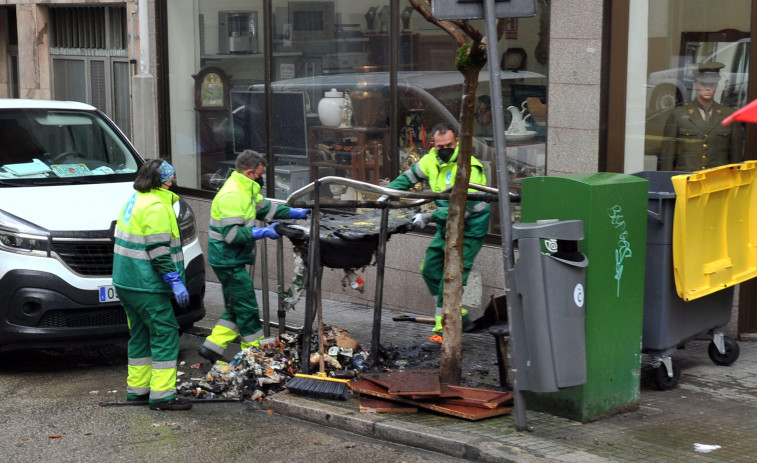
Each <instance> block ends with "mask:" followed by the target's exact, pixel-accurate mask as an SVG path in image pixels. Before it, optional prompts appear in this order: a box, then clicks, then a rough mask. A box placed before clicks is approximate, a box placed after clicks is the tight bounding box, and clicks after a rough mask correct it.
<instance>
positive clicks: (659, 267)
mask: <svg viewBox="0 0 757 463" xmlns="http://www.w3.org/2000/svg"><path fill="white" fill-rule="evenodd" d="M681 174H685V172H667V171H659V172H658V171H644V172H637V173H635V174H633V175H635V176H637V177H641V178H645V179H647V180H648V181H649V198H648V202H647V261H646V276H645V279H644V324H643V328H642V336H641V350H642V352H644V353H646V354H648V355H649V356H650V357H651V364H652V366H653V367H654V368H655V382H656V384H657V386H658V387H659V388H660V389H663V390H668V389H672V388H674V387H675V386H676V384H677V383H678V380H679V378H680V376H681V370H680V367H679V366H678V365H677V364H676V363H675V362H674V361H673V360H672V358H671V357H670V355H671V354H672V353H673V352H675V351H676V350H678V348H679V347H682V346H683V345H685V343H686V342H688V341H690V340H691V339H693V338H695V337H697V336H699V335H701V334H704V333H707V332H712V334H713V336H714V337H715V340H717V342H718V343H721V342H722V343H723V344H724V346H723V345H721V347H724V352H723V353H722V354H721V353H720V352H719V350H718V348H717V346H715V342H716V341H713V344H712V345H711V347H710V357H711V358H712V360H713V361H714V362H715V363H718V364H722V365H729V364H731V363H733V362H734V361H736V358H738V355H739V354H738V350H739V349H738V344H737V343H736V341H734V340H732V339H730V338H727V337H725V336H723V334H722V333H723V329H724V327H725V325H727V324H728V322H729V320H730V318H731V307H732V305H733V292H734V288H733V286H731V287H728V288H725V289H722V290H720V291H718V292H715V293H712V294H709V295H707V296H704V297H701V298H698V299H694V300H692V301H688V302H687V301H684V300H683V299H681V298H680V297H679V296H678V292H677V291H676V287H675V277H674V274H673V216H674V213H675V199H676V194H675V190H674V189H673V182H672V181H671V178H672V177H673V176H674V175H681Z"/></svg>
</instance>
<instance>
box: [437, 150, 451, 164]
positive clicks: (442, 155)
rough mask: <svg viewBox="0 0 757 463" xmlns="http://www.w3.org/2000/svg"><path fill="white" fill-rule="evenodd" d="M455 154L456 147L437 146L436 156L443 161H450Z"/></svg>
mask: <svg viewBox="0 0 757 463" xmlns="http://www.w3.org/2000/svg"><path fill="white" fill-rule="evenodd" d="M453 154H455V149H454V148H437V149H436V157H437V158H439V160H440V161H442V162H445V163H446V162H449V160H450V159H452V155H453Z"/></svg>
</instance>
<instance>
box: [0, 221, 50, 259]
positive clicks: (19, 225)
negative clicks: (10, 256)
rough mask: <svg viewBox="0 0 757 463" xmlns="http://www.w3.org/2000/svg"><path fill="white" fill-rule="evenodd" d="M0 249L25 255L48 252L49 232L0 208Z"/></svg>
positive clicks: (45, 254)
mask: <svg viewBox="0 0 757 463" xmlns="http://www.w3.org/2000/svg"><path fill="white" fill-rule="evenodd" d="M0 249H2V250H4V251H9V252H16V253H20V254H27V255H39V256H48V255H49V254H50V232H49V231H47V230H45V229H43V228H40V227H38V226H36V225H34V224H32V223H30V222H27V221H25V220H23V219H20V218H18V217H16V216H15V215H12V214H9V213H7V212H5V211H2V210H0Z"/></svg>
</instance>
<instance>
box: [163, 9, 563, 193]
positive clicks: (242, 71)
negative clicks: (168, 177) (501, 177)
mask: <svg viewBox="0 0 757 463" xmlns="http://www.w3.org/2000/svg"><path fill="white" fill-rule="evenodd" d="M538 4H539V16H537V17H536V18H520V19H517V20H516V19H511V20H509V22H508V25H507V28H506V29H507V37H506V38H503V41H502V43H501V44H500V47H499V50H500V53H501V54H502V57H503V59H502V61H503V70H502V79H503V82H502V91H503V95H502V102H503V107H502V108H500V109H501V111H502V113H503V115H504V116H505V122H506V127H505V128H506V129H510V130H509V131H508V138H507V143H508V148H507V155H508V157H509V158H511V159H512V165H511V166H512V168H511V170H512V172H511V175H512V177H513V178H514V179H517V178H519V177H522V176H525V175H534V174H538V173H544V168H545V164H546V156H545V154H546V153H545V146H546V144H545V140H546V108H547V106H548V105H547V100H546V96H547V91H546V81H547V79H546V72H547V66H548V63H547V57H548V55H547V54H546V53H544V51H545V50H546V45H547V44H546V31H547V23H546V21H545V20H544V18H545V17H547V14H548V2H547V1H546V0H541V1H540V2H539V3H538ZM168 5H169V6H168V29H169V63H170V69H171V73H172V78H171V80H170V94H171V115H172V124H173V125H172V129H171V130H172V137H173V141H172V149H173V153H172V157H173V158H174V159H175V160H176V159H179V160H180V161H179V162H176V161H175V165H176V167H177V170H179V171H180V172H179V174H180V175H181V177H182V186H185V187H190V188H199V189H204V190H209V191H215V190H217V189H218V188H219V186H220V185H221V184H222V182H223V181H224V179H225V178H226V176H227V175H228V173H229V171H230V169H232V168H233V164H234V159H235V158H236V154H237V153H239V152H241V151H242V150H243V149H246V148H251V149H255V150H258V151H270V152H271V155H272V157H273V164H274V166H275V173H276V179H275V184H276V189H275V195H276V197H279V198H286V197H287V196H288V194H289V193H290V192H292V191H293V190H294V189H297V188H299V187H301V186H304V185H305V184H307V183H309V182H310V181H312V180H313V179H314V178H316V177H321V176H324V175H342V176H346V177H352V178H355V179H359V180H363V181H368V182H372V183H376V184H379V183H382V182H386V181H387V180H388V179H392V178H394V177H396V176H397V175H398V174H399V171H400V170H401V169H402V167H403V166H404V165H406V164H407V163H408V161H409V160H411V159H412V158H413V157H418V156H420V155H422V154H424V153H425V152H426V151H427V150H428V149H429V142H430V136H428V133H427V131H429V130H430V129H431V127H432V126H433V125H434V124H435V123H437V122H441V121H446V122H452V123H453V124H455V125H457V121H458V120H459V116H460V109H461V108H460V103H461V96H462V84H463V76H462V74H460V72H459V71H457V70H456V69H455V64H454V63H455V57H456V52H457V47H456V44H455V41H454V40H453V39H452V38H451V37H450V36H449V35H447V34H446V33H445V32H443V31H442V30H441V29H439V28H438V27H436V26H435V25H433V24H430V23H428V22H427V21H426V20H425V19H424V18H423V17H422V16H421V15H420V14H419V13H417V12H415V11H414V10H413V8H412V7H411V6H410V4H409V2H407V1H403V2H400V7H399V11H398V12H397V14H398V15H399V16H400V19H401V21H400V23H399V27H400V34H399V37H398V38H397V42H398V47H399V48H398V51H397V53H398V72H399V73H398V79H397V81H398V89H397V90H398V100H397V101H396V107H397V112H396V114H391V113H390V110H391V108H392V106H391V105H390V88H389V81H390V79H389V70H390V64H391V53H390V44H391V40H390V39H391V38H390V33H389V32H390V31H389V19H390V17H391V15H390V11H389V6H388V5H378V6H369V5H366V4H364V3H360V2H349V1H342V0H334V1H320V0H319V1H306V0H298V1H273V2H272V8H271V12H272V18H270V19H271V20H270V21H264V18H263V17H262V15H263V7H262V2H260V1H258V2H255V1H252V2H238V1H232V0H213V1H210V0H199V1H198V2H195V3H194V5H193V4H188V2H182V1H180V0H169V2H168ZM189 24H197V25H198V27H199V29H198V30H199V34H198V36H197V37H195V43H196V44H197V48H196V49H197V50H198V51H199V56H196V57H194V58H192V57H191V56H187V54H186V53H185V51H186V49H187V45H188V41H187V35H186V31H187V30H188V29H189V27H188V26H189ZM266 24H271V27H272V29H273V30H271V31H266V30H265V25H266ZM476 27H478V28H479V30H481V31H484V30H485V25H484V23H483V21H478V24H476ZM269 32H270V37H271V39H272V56H271V60H270V63H271V80H272V82H273V83H272V94H271V95H268V97H269V99H268V101H270V102H271V103H272V107H271V110H270V114H271V117H270V120H269V119H268V118H267V117H266V115H267V114H268V113H267V111H266V106H265V105H266V101H267V98H266V93H265V85H264V82H265V62H266V60H265V59H264V54H263V53H262V52H263V51H264V44H265V40H266V37H268V36H269V35H268V34H269ZM504 44H506V46H504ZM539 50H541V51H542V52H541V53H539ZM505 58H506V59H505ZM208 69H220V70H221V71H223V72H222V80H221V81H220V82H219V81H218V79H217V77H216V76H215V75H214V76H213V77H212V78H208V79H207V81H208V85H207V86H205V87H200V88H199V89H194V90H193V87H192V84H193V83H192V82H191V81H187V80H186V76H189V75H191V76H198V75H200V74H202V73H203V70H208ZM219 74H221V73H219ZM224 77H225V78H226V79H227V80H225V81H224V80H223V78H224ZM488 81H489V73H488V70H486V69H485V70H484V72H482V73H481V76H480V83H479V86H478V92H477V95H476V97H477V103H478V107H477V113H476V125H475V128H474V135H475V136H476V139H475V141H474V153H473V154H474V155H475V156H477V157H478V158H479V159H480V160H481V161H482V162H483V163H484V164H485V165H486V167H487V178H488V180H489V184H490V185H492V186H496V181H495V179H496V172H495V171H494V162H493V161H494V159H493V148H492V145H493V128H492V125H491V124H492V111H493V110H494V109H495V108H492V100H493V98H492V97H491V95H490V91H489V84H488ZM210 84H213V85H210ZM220 88H225V89H227V91H228V95H227V96H228V97H227V98H223V97H222V96H221V95H220V92H219V89H220ZM193 91H196V92H198V94H197V95H198V96H197V97H196V99H195V100H194V101H193V100H191V99H190V98H189V95H192V94H193ZM221 102H222V103H221ZM219 103H221V104H219ZM326 107H332V108H334V107H335V108H336V110H335V111H336V115H335V116H334V115H332V117H331V118H330V119H329V117H327V116H326V115H324V114H323V111H325V109H322V108H326ZM511 107H512V109H509V108H511ZM269 123H270V125H268V124H269ZM393 125H395V126H396V127H397V129H398V134H399V137H398V139H397V140H392V139H390V132H391V127H392V126H393ZM269 127H270V129H271V130H272V133H271V134H270V135H269V133H268V130H269ZM516 129H517V130H516ZM516 132H518V133H516ZM269 144H270V145H271V146H270V147H269V146H268V145H269ZM392 156H394V157H395V158H394V159H392ZM192 179H196V180H195V183H194V184H191V182H192ZM268 183H270V182H268ZM516 183H517V182H516Z"/></svg>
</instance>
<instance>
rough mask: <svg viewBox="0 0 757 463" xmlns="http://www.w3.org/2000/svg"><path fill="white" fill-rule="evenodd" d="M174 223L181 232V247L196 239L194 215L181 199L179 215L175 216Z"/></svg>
mask: <svg viewBox="0 0 757 463" xmlns="http://www.w3.org/2000/svg"><path fill="white" fill-rule="evenodd" d="M176 221H177V222H178V224H179V231H180V232H181V245H182V246H186V245H187V244H189V243H191V242H192V241H194V239H195V238H197V223H196V222H195V213H194V211H192V208H191V207H189V204H187V202H186V201H184V200H183V199H179V214H178V215H177V216H176Z"/></svg>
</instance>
